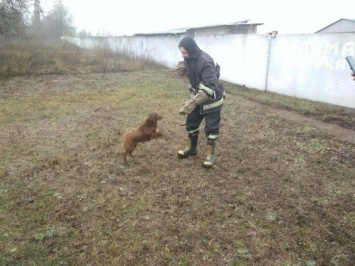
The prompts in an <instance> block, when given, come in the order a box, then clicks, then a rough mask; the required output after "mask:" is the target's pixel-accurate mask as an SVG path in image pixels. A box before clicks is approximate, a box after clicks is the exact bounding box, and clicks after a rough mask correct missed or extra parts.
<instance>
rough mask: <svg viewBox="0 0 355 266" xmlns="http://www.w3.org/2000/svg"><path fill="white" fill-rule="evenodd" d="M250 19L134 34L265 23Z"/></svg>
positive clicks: (177, 31)
mask: <svg viewBox="0 0 355 266" xmlns="http://www.w3.org/2000/svg"><path fill="white" fill-rule="evenodd" d="M250 21H251V20H250V19H247V20H240V21H234V22H228V23H218V24H208V25H201V26H197V27H184V28H178V29H172V30H166V31H156V32H149V33H137V34H134V35H135V36H147V35H157V36H163V35H164V36H167V35H184V34H186V31H187V30H190V29H203V28H213V27H221V26H236V25H256V26H258V25H263V24H264V23H260V22H250Z"/></svg>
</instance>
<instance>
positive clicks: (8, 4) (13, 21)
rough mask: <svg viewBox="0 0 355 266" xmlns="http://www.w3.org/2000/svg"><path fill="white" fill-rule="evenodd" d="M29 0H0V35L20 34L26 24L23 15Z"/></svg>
mask: <svg viewBox="0 0 355 266" xmlns="http://www.w3.org/2000/svg"><path fill="white" fill-rule="evenodd" d="M28 2H29V0H0V37H3V38H8V37H14V36H18V35H22V34H23V33H24V32H25V29H26V25H25V19H24V15H25V13H26V12H27V10H28Z"/></svg>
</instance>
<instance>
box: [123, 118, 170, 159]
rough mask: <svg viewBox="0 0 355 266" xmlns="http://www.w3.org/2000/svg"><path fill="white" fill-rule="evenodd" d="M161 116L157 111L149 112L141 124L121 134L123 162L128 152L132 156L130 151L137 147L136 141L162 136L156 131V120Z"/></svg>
mask: <svg viewBox="0 0 355 266" xmlns="http://www.w3.org/2000/svg"><path fill="white" fill-rule="evenodd" d="M162 118H163V117H162V116H160V115H158V114H157V113H151V114H149V116H148V118H147V119H146V120H145V121H144V123H143V124H142V125H141V126H139V127H136V128H133V129H131V130H130V131H128V132H126V133H125V134H124V135H123V137H122V143H123V148H124V153H123V160H124V162H125V163H127V155H128V154H129V155H130V156H133V155H132V152H133V151H134V149H135V148H136V147H137V144H138V142H144V141H149V140H152V139H156V138H159V137H161V136H162V134H161V133H160V132H158V120H160V119H162Z"/></svg>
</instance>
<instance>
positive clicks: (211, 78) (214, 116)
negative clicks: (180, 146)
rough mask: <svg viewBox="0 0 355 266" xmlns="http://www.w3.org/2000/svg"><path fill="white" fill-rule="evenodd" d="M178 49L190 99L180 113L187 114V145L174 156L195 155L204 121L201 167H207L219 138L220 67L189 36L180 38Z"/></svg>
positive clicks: (210, 164) (221, 92)
mask: <svg viewBox="0 0 355 266" xmlns="http://www.w3.org/2000/svg"><path fill="white" fill-rule="evenodd" d="M179 50H180V52H181V55H182V57H183V58H184V66H185V68H186V76H187V77H188V78H189V81H190V84H191V89H190V92H191V93H192V99H191V100H190V101H188V102H186V103H185V106H184V107H183V108H182V109H181V110H180V114H183V115H187V118H186V131H187V133H188V137H189V144H188V147H187V148H186V149H185V150H180V151H178V156H179V157H180V158H187V157H189V156H192V155H196V154H197V142H198V136H199V128H200V124H201V122H202V120H203V119H205V129H204V130H205V134H206V138H207V156H206V160H205V161H204V162H203V166H204V167H206V168H210V167H212V166H213V165H214V163H215V156H214V151H215V147H216V141H217V138H218V136H219V125H220V121H221V110H222V105H223V98H224V97H223V95H224V91H223V86H222V84H221V83H220V82H219V76H220V68H219V65H218V64H215V62H214V60H213V58H212V57H211V56H210V55H208V54H207V53H206V52H204V51H202V50H201V49H200V48H199V47H198V46H197V44H196V42H195V41H194V40H193V39H192V38H190V37H184V38H183V39H182V40H181V41H180V43H179Z"/></svg>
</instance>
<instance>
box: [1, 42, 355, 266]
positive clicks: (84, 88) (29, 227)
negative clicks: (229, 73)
mask: <svg viewBox="0 0 355 266" xmlns="http://www.w3.org/2000/svg"><path fill="white" fill-rule="evenodd" d="M10 47H11V46H10ZM59 47H60V51H62V50H63V49H67V48H63V45H60V46H59ZM70 49H74V50H75V49H76V48H70ZM51 51H52V50H51ZM70 51H73V50H70ZM77 51H78V53H80V54H81V55H80V60H76V59H75V60H74V59H72V60H74V63H71V64H69V65H70V67H71V68H70V71H69V70H68V65H67V63H63V65H62V70H61V71H60V74H55V73H56V71H54V70H53V71H52V72H51V71H49V72H50V73H47V72H48V71H42V70H38V69H32V70H31V71H32V72H34V73H29V72H28V71H27V72H24V73H18V72H16V71H12V72H9V70H6V69H9V68H6V67H5V66H4V65H3V68H2V69H3V70H4V69H5V70H6V71H7V72H6V71H5V70H4V72H2V73H7V74H6V75H5V74H2V77H3V78H2V79H1V80H0V88H1V89H0V151H1V152H0V265H239V266H242V265H290V266H291V265H306V266H316V265H334V266H338V265H339V266H344V265H346V266H350V265H354V264H355V245H354V243H355V204H354V203H355V194H354V193H355V192H354V191H355V189H354V188H355V179H354V177H355V131H354V123H355V110H353V109H348V108H342V107H338V106H331V105H327V104H322V103H315V102H310V101H305V100H300V99H295V98H290V97H285V96H281V95H275V94H271V93H265V92H259V91H254V90H247V89H244V88H240V87H238V86H236V85H233V84H229V83H226V82H224V86H225V88H226V91H227V97H226V101H225V104H224V108H223V114H222V116H223V119H222V123H221V134H220V137H219V139H218V143H217V147H216V157H217V164H216V166H215V167H213V168H212V169H210V170H206V169H204V168H203V167H202V166H201V164H202V162H203V160H204V157H205V151H206V143H205V142H206V140H205V136H204V135H203V134H200V136H201V137H200V141H199V146H198V148H199V153H198V155H197V156H195V157H193V158H189V159H186V160H179V159H178V158H177V155H176V153H177V150H178V149H181V148H183V147H184V146H185V143H186V132H185V129H184V127H183V126H182V125H183V124H184V117H183V116H180V115H179V114H178V110H179V107H180V106H181V104H182V103H183V102H184V101H185V100H186V99H187V97H188V93H187V89H188V84H186V83H184V82H183V81H182V80H181V79H180V78H179V77H178V76H177V75H176V73H175V72H174V71H172V70H169V69H166V68H164V67H160V66H156V65H154V64H152V63H150V62H143V61H142V62H138V61H136V60H133V61H129V59H127V58H124V59H122V58H120V57H119V56H118V55H117V56H116V55H115V57H114V56H111V57H110V61H109V62H108V61H107V63H108V64H109V65H111V66H113V67H112V69H110V70H109V71H108V70H107V69H103V68H101V65H100V64H97V65H95V62H98V61H90V60H91V59H92V58H95V54H90V56H89V55H86V53H87V51H81V50H77ZM23 53H24V54H25V52H23ZM26 53H27V52H26ZM52 53H54V52H53V51H52ZM61 54H65V53H64V52H60V53H54V54H52V55H53V57H54V58H52V62H65V61H63V60H62V59H61ZM99 54H100V51H99V52H98V53H96V56H97V57H98V59H96V60H99V61H100V60H101V59H102V58H101V57H99V56H98V55H99ZM2 58H5V56H3V57H2ZM87 58H91V59H90V60H89V59H87ZM126 60H128V61H126ZM9 61H11V60H9ZM115 61H119V62H121V63H122V64H120V65H119V67H118V64H115V63H114V62H115ZM80 62H87V63H85V64H84V65H85V67H84V68H82V67H81V63H80ZM88 62H91V64H90V63H88ZM123 62H126V63H123ZM40 65H42V64H40ZM128 66H129V68H128ZM44 68H45V67H44ZM12 69H14V68H12ZM29 69H30V68H29ZM45 69H47V70H48V68H45ZM53 69H55V68H53ZM41 71H42V72H41ZM19 74H21V75H19ZM150 112H158V113H160V114H162V115H163V117H164V118H163V120H161V122H160V124H159V126H160V131H161V132H162V133H163V134H164V137H163V138H160V139H157V140H153V141H151V142H148V143H144V144H141V145H139V146H138V148H137V150H136V151H135V157H134V158H129V164H128V165H124V164H123V160H122V148H121V145H120V138H121V136H122V134H124V132H126V130H128V129H129V128H132V127H135V126H137V125H139V124H140V123H141V122H142V121H143V120H144V119H145V117H146V116H147V115H148V114H149V113H150ZM201 131H203V125H202V127H201Z"/></svg>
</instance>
